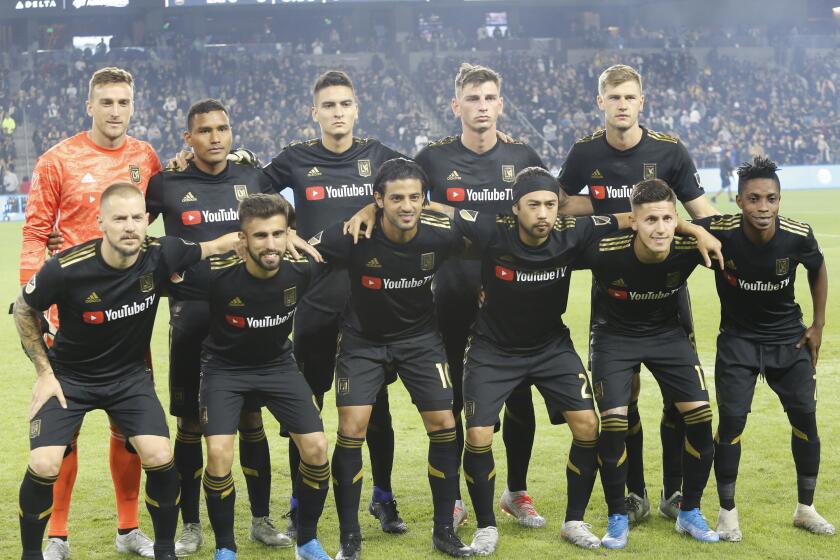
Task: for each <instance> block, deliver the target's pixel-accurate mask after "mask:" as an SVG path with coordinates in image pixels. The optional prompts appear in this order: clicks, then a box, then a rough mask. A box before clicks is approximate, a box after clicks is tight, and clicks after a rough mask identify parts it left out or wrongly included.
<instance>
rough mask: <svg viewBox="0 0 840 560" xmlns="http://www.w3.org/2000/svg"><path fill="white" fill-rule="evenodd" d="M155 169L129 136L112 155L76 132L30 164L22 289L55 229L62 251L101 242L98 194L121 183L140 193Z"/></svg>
mask: <svg viewBox="0 0 840 560" xmlns="http://www.w3.org/2000/svg"><path fill="white" fill-rule="evenodd" d="M160 169H161V165H160V160H159V159H158V157H157V154H155V151H154V149H153V148H152V147H151V146H150V145H149V144H147V143H146V142H143V141H141V140H137V139H136V138H132V137H130V136H127V137H126V139H125V142H124V143H123V145H122V146H120V147H119V148H116V149H112V150H111V149H107V148H102V147H100V146H97V145H96V144H94V143H93V141H92V140H91V139H90V137H89V136H88V133H87V132H81V133H79V134H76V135H75V136H73V137H71V138H68V139H66V140H63V141H61V142H59V143H58V144H56V145H55V146H53V147H52V148H50V149H49V150H47V151H46V152H45V153H44V154H43V155H42V156H41V157H40V158H38V161H37V163H36V164H35V171H34V172H33V174H32V188H31V190H30V192H29V200H28V201H27V203H26V223H25V224H24V226H23V248H22V249H21V252H20V283H21V285H23V284H25V283H26V282H28V281H29V278H30V277H31V276H32V275H33V274H35V273H36V272H38V270H39V269H40V268H41V265H43V264H44V260H45V258H46V244H47V237H48V236H49V234H50V232H51V231H52V230H53V229H54V228H55V227H56V226H57V227H58V231H59V232H60V233H61V236H62V237H63V238H64V245H63V246H62V247H61V248H62V249H64V248H67V247H72V246H73V245H78V244H79V243H82V242H84V241H88V240H89V239H93V238H95V237H101V236H102V232H100V231H99V226H98V224H97V221H96V216H97V215H98V214H99V197H100V196H101V195H102V191H104V190H105V189H106V188H108V187H109V186H111V185H113V184H114V183H120V182H125V183H131V184H132V185H136V186H137V188H139V189H140V190H141V191H143V193H144V194H145V192H146V187H147V186H148V184H149V179H150V178H151V177H152V175H154V174H155V173H157V172H158V171H160Z"/></svg>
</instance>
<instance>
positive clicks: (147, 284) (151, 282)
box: [140, 272, 155, 292]
mask: <svg viewBox="0 0 840 560" xmlns="http://www.w3.org/2000/svg"><path fill="white" fill-rule="evenodd" d="M154 289H155V277H154V275H153V274H152V273H151V272H150V273H148V274H144V275H143V276H141V277H140V291H141V292H151V291H152V290H154Z"/></svg>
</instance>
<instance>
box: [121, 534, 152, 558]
mask: <svg viewBox="0 0 840 560" xmlns="http://www.w3.org/2000/svg"><path fill="white" fill-rule="evenodd" d="M114 545H115V546H116V547H117V552H121V553H123V554H136V555H137V556H142V557H143V558H154V557H155V543H154V542H152V539H150V538H149V537H147V536H146V535H144V534H143V531H141V530H140V529H134V530H133V531H131V532H129V533H126V534H125V535H120V534H119V533H117V536H116V537H115V538H114Z"/></svg>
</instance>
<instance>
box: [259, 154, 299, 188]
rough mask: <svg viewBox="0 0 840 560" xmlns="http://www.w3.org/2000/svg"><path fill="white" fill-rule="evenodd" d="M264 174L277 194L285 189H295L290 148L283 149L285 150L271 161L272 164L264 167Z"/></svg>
mask: <svg viewBox="0 0 840 560" xmlns="http://www.w3.org/2000/svg"><path fill="white" fill-rule="evenodd" d="M263 173H265V175H266V176H267V177H268V179H269V181H270V184H271V186H272V187H273V188H274V191H275V192H278V193H279V192H280V191H282V190H283V189H287V188H288V189H291V188H293V184H292V182H293V181H292V162H291V158H290V157H289V148H288V147H286V148H283V150H282V151H281V152H280V153H279V154H277V156H276V157H275V158H274V159H272V160H271V163H269V164H268V165H266V166H265V167H263Z"/></svg>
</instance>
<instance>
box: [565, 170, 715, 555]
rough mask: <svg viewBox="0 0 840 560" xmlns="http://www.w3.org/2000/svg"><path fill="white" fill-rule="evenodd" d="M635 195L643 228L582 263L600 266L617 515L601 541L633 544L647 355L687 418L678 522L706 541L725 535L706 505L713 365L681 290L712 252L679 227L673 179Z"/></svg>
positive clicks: (612, 511)
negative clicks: (708, 365)
mask: <svg viewBox="0 0 840 560" xmlns="http://www.w3.org/2000/svg"><path fill="white" fill-rule="evenodd" d="M630 197H631V198H630V200H631V205H632V208H633V214H632V221H633V231H631V232H628V231H621V232H618V233H616V234H613V235H609V236H607V237H604V238H603V239H601V240H600V241H599V242H598V243H594V244H592V245H590V247H588V248H587V249H586V251H585V252H584V253H583V255H582V256H581V259H580V261H579V263H578V264H577V265H576V266H577V267H578V268H590V269H592V276H593V278H594V294H593V298H592V333H591V339H590V347H591V362H592V387H593V394H594V395H595V399H596V400H597V401H598V410H599V411H600V414H601V426H602V429H601V436H600V438H599V439H598V457H599V459H600V464H601V477H602V480H603V484H604V495H605V498H606V500H607V508H608V515H609V522H608V529H607V534H606V535H605V536H604V538H603V539H602V540H601V543H602V544H603V545H604V546H605V547H607V548H624V547H625V546H626V545H627V538H628V518H627V511H626V506H625V503H624V485H625V483H626V477H627V461H626V459H627V450H626V445H625V440H626V438H627V430H628V419H627V416H628V408H629V404H630V401H631V393H632V389H631V385H632V383H633V378H634V377H635V375H636V374H635V372H636V371H638V367H639V366H640V365H641V364H642V363H644V364H645V365H646V366H647V367H648V369H650V371H651V373H653V376H654V378H655V379H656V381H657V383H659V387H660V389H661V391H662V396H663V399H664V400H665V402H670V403H674V406H675V407H676V408H677V410H678V411H679V412H680V414H681V416H682V418H683V421H684V423H685V440H684V445H683V448H682V470H683V473H684V478H683V487H682V490H683V496H682V500H681V502H680V511H679V513H678V514H677V520H676V529H677V531H678V532H680V533H690V534H691V536H692V537H694V538H695V539H697V540H699V541H702V542H717V540H718V535H717V533H715V532H714V531H712V530H711V529H709V527H708V525H707V524H706V520H705V519H704V518H703V515H702V514H701V513H700V498H701V497H702V495H703V489H704V488H705V486H706V483H707V482H708V479H709V473H710V471H711V468H712V456H713V454H714V443H713V441H712V410H711V408H709V394H708V391H707V390H706V383H705V380H704V378H703V370H702V369H701V368H700V363H699V361H698V359H697V354H696V352H695V351H694V347H693V345H692V344H691V340H690V338H689V336H688V333H686V332H685V329H684V328H683V326H682V325H681V323H680V320H679V315H678V294H679V292H680V290H681V289H683V288H684V286H685V282H686V280H687V278H688V276H689V274H691V272H692V271H693V270H694V268H695V267H696V266H697V265H698V264H700V262H702V261H701V260H700V257H699V254H698V253H697V252H696V251H695V249H696V248H697V242H696V240H694V239H690V238H683V237H674V231H675V229H676V226H677V221H678V218H677V209H676V197H675V195H674V192H673V191H672V190H671V189H670V188H669V187H668V185H667V184H666V183H665V182H664V181H662V180H661V179H648V180H645V181H641V182H640V183H638V184H637V185H636V186H635V187H633V190H632V192H631V195H630ZM719 260H721V259H720V258H719ZM722 264H723V263H722V261H721V265H722Z"/></svg>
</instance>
